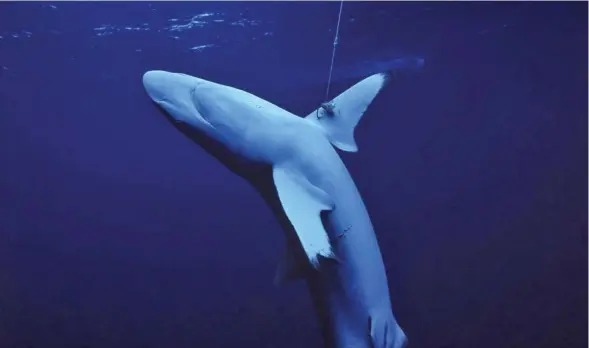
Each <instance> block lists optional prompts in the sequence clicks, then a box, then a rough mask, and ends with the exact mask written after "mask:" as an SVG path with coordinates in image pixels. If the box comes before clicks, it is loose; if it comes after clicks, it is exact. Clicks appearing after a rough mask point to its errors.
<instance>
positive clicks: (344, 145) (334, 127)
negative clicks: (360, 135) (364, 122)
mask: <svg viewBox="0 0 589 348" xmlns="http://www.w3.org/2000/svg"><path fill="white" fill-rule="evenodd" d="M388 78H389V76H388V74H386V73H379V74H374V75H372V76H369V77H367V78H365V79H364V80H362V81H360V82H358V83H356V84H355V85H353V86H352V87H350V88H348V89H347V90H346V91H344V92H343V93H342V94H340V95H338V96H337V97H335V98H334V99H332V100H331V101H330V102H328V103H325V104H323V105H322V106H321V107H320V108H319V109H317V110H315V111H313V112H312V113H310V114H309V115H308V116H307V117H305V118H306V119H307V120H309V121H311V122H314V123H316V124H318V125H320V126H321V127H322V128H323V130H324V131H325V134H326V135H327V137H328V138H329V141H330V142H331V143H332V144H333V146H335V147H337V148H338V149H340V150H342V151H348V152H356V151H358V146H357V145H356V141H355V140H354V129H355V128H356V125H357V124H358V122H359V121H360V119H361V118H362V115H363V114H364V111H366V109H367V108H368V105H370V103H371V102H372V100H373V99H374V97H376V95H377V94H378V92H379V91H380V90H381V89H382V87H383V86H384V85H385V84H386V81H387V80H388Z"/></svg>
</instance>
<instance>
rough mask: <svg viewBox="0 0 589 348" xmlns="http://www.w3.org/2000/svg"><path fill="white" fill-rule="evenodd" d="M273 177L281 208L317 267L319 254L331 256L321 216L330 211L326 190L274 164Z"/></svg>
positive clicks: (306, 252)
mask: <svg viewBox="0 0 589 348" xmlns="http://www.w3.org/2000/svg"><path fill="white" fill-rule="evenodd" d="M273 176H274V185H275V186H276V191H277V192H278V198H279V199H280V202H281V204H282V208H283V209H284V212H285V213H286V216H287V217H288V219H289V221H290V223H291V225H292V226H293V227H294V229H295V231H296V233H297V236H298V238H299V241H300V243H301V245H302V247H303V250H304V251H305V254H306V255H307V258H308V260H309V262H310V263H311V265H312V266H313V267H314V268H318V267H319V259H318V258H319V256H323V257H326V258H334V254H333V250H332V248H331V244H330V241H329V236H328V235H327V231H325V228H324V227H323V223H322V222H321V215H320V214H321V212H322V211H325V210H333V208H334V203H333V201H332V199H331V197H330V196H329V195H328V194H327V193H326V192H325V191H323V190H322V189H320V188H319V187H317V186H314V185H313V184H311V183H310V182H309V181H308V180H307V178H305V177H304V176H303V175H302V174H300V173H298V172H297V171H295V170H293V169H290V168H286V167H281V166H275V167H274V170H273Z"/></svg>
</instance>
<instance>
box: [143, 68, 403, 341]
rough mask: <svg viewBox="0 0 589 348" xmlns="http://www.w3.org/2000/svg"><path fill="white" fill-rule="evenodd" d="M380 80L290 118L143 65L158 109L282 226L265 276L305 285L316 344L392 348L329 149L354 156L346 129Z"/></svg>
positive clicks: (237, 93)
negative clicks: (282, 243)
mask: <svg viewBox="0 0 589 348" xmlns="http://www.w3.org/2000/svg"><path fill="white" fill-rule="evenodd" d="M388 78H389V76H388V75H387V74H385V73H380V74H375V75H372V76H370V77H367V78H365V79H364V80H362V81H360V82H358V83H357V84H355V85H354V86H352V87H350V88H349V89H348V90H346V91H344V92H343V93H341V94H340V95H338V96H337V97H336V98H334V99H333V100H331V101H330V102H329V103H326V104H323V105H322V106H321V107H320V108H318V109H317V110H315V111H313V112H311V113H310V114H309V115H308V116H306V117H304V118H302V117H298V116H296V115H294V114H292V113H290V112H288V111H286V110H284V109H282V108H280V107H278V106H277V105H274V104H272V103H270V102H268V101H266V100H264V99H262V98H259V97H257V96H255V95H253V94H251V93H248V92H246V91H244V90H240V89H237V88H234V87H230V86H226V85H222V84H219V83H215V82H211V81H207V80H204V79H201V78H197V77H194V76H190V75H186V74H181V73H172V72H166V71H148V72H146V73H145V74H144V75H143V85H144V87H145V90H146V91H147V94H148V95H149V97H150V98H151V99H152V100H153V101H154V102H155V103H156V104H157V105H158V106H159V108H160V109H161V110H162V111H163V112H164V115H166V116H167V118H168V119H169V120H170V121H171V122H172V123H173V124H174V125H175V126H176V128H178V129H179V130H180V131H182V132H183V133H184V134H185V135H187V136H188V137H189V138H190V139H192V140H193V141H195V142H196V143H197V144H199V145H200V146H201V147H202V148H204V149H205V150H206V151H207V152H209V153H210V154H211V155H213V156H214V157H216V158H217V159H218V160H219V161H220V162H221V163H223V164H224V165H225V166H227V167H228V168H229V169H230V170H232V171H233V172H234V173H236V174H238V175H239V176H241V177H243V178H245V179H247V180H248V181H249V182H250V183H251V184H252V185H253V186H254V187H255V188H256V189H257V190H258V191H259V192H260V194H261V196H262V197H263V198H264V200H265V201H266V202H267V203H268V205H269V206H270V208H271V209H272V211H273V213H274V214H275V215H276V217H277V219H278V221H279V223H280V225H281V226H282V228H283V229H284V230H285V236H286V238H285V240H286V248H285V250H284V254H283V256H282V260H281V261H280V263H279V266H278V269H277V272H276V276H275V282H276V283H277V284H282V283H284V282H286V281H288V280H291V279H295V278H303V279H305V280H306V281H307V285H308V288H309V290H310V294H311V297H312V300H313V305H314V307H315V310H316V312H317V315H318V317H319V324H320V327H321V331H322V334H323V339H324V342H325V346H326V347H330V348H401V347H405V345H406V344H407V338H406V336H405V333H404V332H403V330H402V329H401V327H400V326H399V325H398V323H397V320H396V318H395V316H394V315H393V312H392V306H391V302H390V298H389V288H388V283H387V276H386V272H385V267H384V264H383V260H382V255H381V252H380V249H379V246H378V242H377V239H376V236H375V233H374V230H373V227H372V223H371V221H370V218H369V216H368V212H367V211H366V207H365V206H364V203H363V201H362V198H361V196H360V193H359V192H358V189H357V188H356V185H355V184H354V181H353V179H352V177H351V176H350V174H349V172H348V170H347V168H346V166H345V165H344V163H343V162H342V160H341V158H340V156H339V155H338V153H337V151H336V149H335V148H337V149H339V150H342V151H348V152H356V151H357V150H358V147H357V145H356V142H355V140H354V129H355V127H356V125H357V124H358V122H359V120H360V118H361V117H362V115H363V114H364V111H365V110H366V109H367V107H368V105H369V104H370V103H371V102H372V100H373V99H374V97H375V96H376V95H377V94H378V92H379V91H380V90H381V89H382V87H383V86H384V85H385V83H386V81H387V80H388Z"/></svg>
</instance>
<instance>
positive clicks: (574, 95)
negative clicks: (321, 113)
mask: <svg viewBox="0 0 589 348" xmlns="http://www.w3.org/2000/svg"><path fill="white" fill-rule="evenodd" d="M338 10H339V2H257V3H255V2H194V3H189V2H181V3H168V2H166V3H164V2H152V3H147V2H109V3H106V2H103V3H101V2H88V3H82V2H80V3H65V2H26V3H25V2H22V3H14V2H2V3H0V348H37V347H39V348H44V347H59V348H69V347H72V348H73V347H85V348H91V347H92V348H94V347H109V348H110V347H112V348H118V347H121V348H129V347H146V348H147V347H149V348H151V347H154V348H155V347H175V348H182V347H284V348H290V347H293V348H294V347H320V346H321V344H322V343H321V338H320V333H319V330H318V326H317V322H316V318H315V313H314V311H313V309H312V307H311V304H310V299H309V295H308V291H307V288H306V287H305V285H304V283H303V282H301V281H298V282H293V283H290V284H288V285H286V286H284V287H282V288H276V287H274V285H273V283H272V279H273V277H274V271H275V269H276V267H277V264H278V259H279V256H280V254H281V253H282V250H283V242H284V241H283V232H282V230H281V229H280V228H279V226H278V224H277V222H276V221H275V220H274V217H273V216H272V215H271V212H270V210H269V209H268V208H267V207H266V205H265V203H264V202H263V200H262V199H261V197H259V196H258V194H257V193H256V192H255V191H254V189H253V188H252V187H250V186H249V185H248V184H247V183H246V181H244V180H243V179H241V178H239V177H238V176H236V175H234V174H233V173H231V172H229V171H228V170H227V169H226V168H225V167H224V166H223V165H221V164H220V163H219V162H218V161H217V160H216V159H214V158H213V157H211V156H210V155H208V154H207V153H205V152H204V151H203V150H202V149H201V148H199V147H198V146H196V145H194V144H193V143H192V142H191V141H190V140H189V139H187V138H185V137H184V136H183V135H182V134H180V133H179V132H178V131H177V130H176V129H174V128H173V127H172V125H170V124H169V123H168V122H167V120H166V119H165V118H164V117H162V115H161V114H160V113H159V112H158V111H157V110H156V108H155V107H154V105H153V103H151V102H150V100H149V98H148V97H147V96H146V94H145V91H144V89H143V86H142V84H141V77H142V74H143V73H144V72H145V71H147V70H153V69H163V70H169V71H176V72H183V73H187V74H191V75H195V76H198V77H202V78H205V79H208V80H212V81H215V82H219V83H222V84H226V85H232V86H235V87H237V88H241V89H245V90H247V91H250V92H252V93H254V94H257V95H258V96H260V97H262V98H264V99H267V100H268V101H271V102H273V103H275V104H277V105H279V106H281V107H284V108H285V109H287V110H289V111H291V112H293V113H295V114H297V115H300V116H304V115H307V114H308V113H309V112H311V111H313V110H315V109H316V108H317V106H318V105H319V103H320V102H322V101H323V97H324V93H325V88H326V82H327V74H328V70H329V63H330V59H331V49H332V42H333V37H334V31H335V27H336V23H337V14H338ZM389 69H393V70H395V72H396V73H395V76H396V77H395V78H394V79H393V80H392V83H391V84H390V85H389V86H388V87H387V88H386V89H385V90H384V91H383V92H382V93H381V94H380V95H379V96H378V97H377V98H376V100H375V101H374V102H373V104H372V106H371V107H370V108H369V109H368V111H367V113H366V114H365V116H364V117H363V119H362V120H361V122H360V124H359V126H358V129H357V132H356V139H357V142H358V146H359V152H358V153H342V154H341V156H342V157H343V159H344V161H345V163H346V165H347V166H348V169H349V170H350V172H351V174H352V177H353V178H354V180H355V182H356V184H357V186H358V188H359V190H360V192H361V194H362V196H363V198H364V201H365V204H366V206H367V208H368V212H369V214H370V216H371V218H372V222H373V224H374V227H375V230H376V233H377V237H378V239H379V243H380V246H381V249H382V252H383V257H384V260H385V264H386V267H387V272H388V280H389V285H390V289H391V299H392V302H393V312H394V313H395V315H396V317H397V319H398V321H399V324H400V325H401V327H402V328H403V329H404V330H405V332H406V334H407V336H408V338H409V346H410V347H420V348H460V347H463V348H472V347H477V348H485V347H489V348H498V347H501V348H506V347H514V348H522V347H534V348H540V347H551V348H554V347H567V348H576V347H579V348H580V347H586V346H587V325H588V322H587V305H588V304H587V211H588V207H587V166H588V163H587V120H588V114H587V105H588V99H587V3H586V2H575V3H572V2H571V3H566V2H558V3H556V2H552V3H550V2H542V3H533V2H497V3H492V2H476V3H474V2H473V3H466V2H432V3H422V2H405V3H392V2H391V3H385V2H381V3H376V2H374V3H369V2H353V3H349V2H345V3H344V7H343V14H342V23H341V28H340V39H339V46H338V51H337V56H336V59H335V69H334V77H333V84H332V87H331V91H332V92H331V93H332V95H331V96H334V95H336V94H339V93H340V92H342V91H343V90H345V89H346V88H348V87H349V86H351V85H352V84H353V83H355V82H357V81H359V80H360V79H362V78H364V77H366V76H368V75H370V74H372V73H376V72H380V71H384V70H389Z"/></svg>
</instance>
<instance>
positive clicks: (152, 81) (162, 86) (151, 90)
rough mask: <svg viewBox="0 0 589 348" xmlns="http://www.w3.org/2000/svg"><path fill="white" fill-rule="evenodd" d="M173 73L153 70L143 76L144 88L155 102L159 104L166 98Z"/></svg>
mask: <svg viewBox="0 0 589 348" xmlns="http://www.w3.org/2000/svg"><path fill="white" fill-rule="evenodd" d="M171 75H173V74H172V73H169V72H167V71H161V70H151V71H148V72H146V73H145V74H143V87H144V88H145V91H146V92H147V94H148V95H149V97H150V98H151V99H153V101H155V102H158V101H161V100H163V99H164V98H165V92H166V85H169V80H170V78H171Z"/></svg>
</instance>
